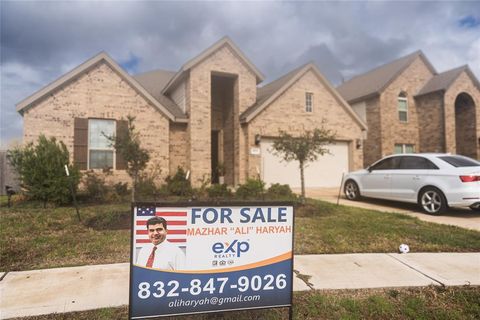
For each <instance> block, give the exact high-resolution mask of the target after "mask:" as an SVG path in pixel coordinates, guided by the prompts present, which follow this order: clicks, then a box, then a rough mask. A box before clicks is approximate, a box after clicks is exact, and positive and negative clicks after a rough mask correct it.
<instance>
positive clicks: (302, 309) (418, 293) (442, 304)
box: [22, 287, 480, 320]
mask: <svg viewBox="0 0 480 320" xmlns="http://www.w3.org/2000/svg"><path fill="white" fill-rule="evenodd" d="M479 301H480V287H451V288H439V287H426V288H412V289H398V290H393V289H381V290H380V289H379V290H335V291H311V292H295V293H294V298H293V314H294V319H299V320H317V319H332V320H333V319H335V320H336V319H359V320H360V319H390V320H395V319H399V320H400V319H402V320H403V319H438V320H454V319H472V320H473V319H480V303H479ZM127 317H128V308H127V307H120V308H108V309H100V310H92V311H84V312H73V313H66V314H51V315H45V316H37V317H27V318H22V319H24V320H60V319H72V320H87V319H88V320H90V319H98V320H101V319H105V320H106V319H125V318H127ZM162 319H170V320H172V319H185V320H207V319H218V320H220V319H224V320H230V319H235V320H283V319H285V320H286V319H288V309H285V308H282V309H270V310H249V311H238V312H228V313H219V314H209V315H196V316H186V317H181V318H180V317H178V318H172V317H167V318H162Z"/></svg>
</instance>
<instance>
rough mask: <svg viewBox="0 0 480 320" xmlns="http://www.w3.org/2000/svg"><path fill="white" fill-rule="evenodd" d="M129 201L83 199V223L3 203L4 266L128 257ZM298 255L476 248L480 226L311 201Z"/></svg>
mask: <svg viewBox="0 0 480 320" xmlns="http://www.w3.org/2000/svg"><path fill="white" fill-rule="evenodd" d="M129 212H130V205H129V204H127V203H125V204H117V205H96V206H93V205H91V206H82V207H81V215H82V219H83V221H82V223H80V222H78V220H77V218H76V213H75V210H74V209H73V208H71V207H60V208H47V209H43V208H42V206H41V205H37V204H35V203H24V204H15V206H14V207H13V208H6V207H2V208H1V216H0V217H1V219H0V230H1V231H0V248H1V256H0V260H1V261H2V267H1V268H2V270H1V271H16V270H31V269H41V268H50V267H60V266H74V265H86V264H103V263H114V262H128V260H129V254H130V253H129V250H130V249H129V248H130V247H129V243H130V228H129V221H130V214H129ZM295 214H296V218H295V254H321V253H347V252H348V253H351V252H396V251H397V248H398V245H399V244H400V243H407V244H408V245H409V246H410V249H411V251H412V252H440V251H443V252H452V251H458V252H478V251H480V232H476V231H471V230H466V229H462V228H458V227H452V226H446V225H438V224H433V223H427V222H423V221H420V220H418V219H416V218H412V217H409V216H406V215H401V214H392V213H382V212H377V211H372V210H366V209H359V208H354V207H347V206H336V205H334V204H329V203H326V202H321V201H314V200H310V201H309V202H308V204H307V205H306V206H304V207H301V208H297V209H296V211H295Z"/></svg>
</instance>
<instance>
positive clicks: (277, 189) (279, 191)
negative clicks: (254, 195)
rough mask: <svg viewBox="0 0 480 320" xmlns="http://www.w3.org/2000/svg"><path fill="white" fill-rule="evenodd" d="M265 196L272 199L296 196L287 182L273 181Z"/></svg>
mask: <svg viewBox="0 0 480 320" xmlns="http://www.w3.org/2000/svg"><path fill="white" fill-rule="evenodd" d="M266 197H267V198H268V199H272V200H295V199H296V198H297V196H296V194H294V193H293V192H292V189H290V186H289V185H288V184H279V183H274V184H272V185H271V186H270V188H268V190H267V193H266Z"/></svg>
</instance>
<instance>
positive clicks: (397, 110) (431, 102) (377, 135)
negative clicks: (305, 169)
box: [337, 51, 480, 166]
mask: <svg viewBox="0 0 480 320" xmlns="http://www.w3.org/2000/svg"><path fill="white" fill-rule="evenodd" d="M337 90H338V91H339V92H340V94H341V95H342V96H343V98H344V99H345V100H346V101H348V102H349V103H350V105H351V106H352V108H353V109H354V110H355V111H356V112H357V114H358V115H359V116H360V117H361V118H362V119H363V120H364V121H366V122H367V125H368V134H367V140H366V141H365V143H364V148H363V150H364V165H365V166H367V165H370V164H372V163H373V162H374V161H376V160H378V159H380V158H381V157H383V156H385V155H388V154H393V153H408V152H450V153H457V154H463V155H466V156H469V157H472V158H477V159H478V158H479V157H480V140H479V139H480V84H479V81H478V79H477V78H476V77H475V75H474V74H473V73H472V71H471V70H470V68H469V67H468V66H463V67H460V68H456V69H452V70H449V71H446V72H443V73H437V72H436V70H435V69H434V67H433V66H432V65H431V63H430V62H429V61H428V59H427V58H426V57H425V55H424V54H423V53H422V52H421V51H417V52H414V53H412V54H410V55H407V56H405V57H402V58H400V59H397V60H395V61H393V62H390V63H388V64H386V65H383V66H380V67H378V68H376V69H374V70H371V71H369V72H367V73H365V74H362V75H358V76H356V77H354V78H352V79H351V80H349V81H346V82H345V83H343V84H341V85H340V86H339V87H338V88H337Z"/></svg>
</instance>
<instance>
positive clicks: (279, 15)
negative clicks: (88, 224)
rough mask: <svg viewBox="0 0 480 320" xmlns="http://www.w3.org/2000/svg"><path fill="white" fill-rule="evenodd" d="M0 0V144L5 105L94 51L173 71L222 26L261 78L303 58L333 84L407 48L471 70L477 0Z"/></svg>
mask: <svg viewBox="0 0 480 320" xmlns="http://www.w3.org/2000/svg"><path fill="white" fill-rule="evenodd" d="M0 1H1V2H0V5H1V8H0V9H1V10H0V11H1V17H0V21H1V29H0V32H1V34H0V36H1V39H0V40H1V43H0V45H1V61H0V74H1V79H0V80H1V81H0V86H1V91H0V95H1V96H0V98H1V109H0V115H1V119H0V147H3V148H5V146H7V145H9V144H11V143H12V141H14V140H20V139H21V137H22V130H23V129H22V126H23V123H22V117H21V116H20V115H19V114H18V113H17V112H16V111H15V104H17V103H18V102H20V101H22V100H23V99H25V98H26V97H28V96H29V95H31V94H32V93H34V92H35V91H37V90H39V89H41V88H42V87H44V86H45V85H47V84H48V83H50V82H51V81H53V80H55V79H57V78H58V77H59V76H61V75H62V74H64V73H66V72H68V71H69V70H71V69H72V68H74V67H76V66H78V65H79V64H81V63H82V62H84V61H85V60H87V59H89V58H91V57H92V56H94V55H96V54H97V53H99V52H100V51H106V52H107V53H108V54H109V55H110V56H111V57H112V58H113V59H115V60H116V61H117V62H118V63H119V64H120V65H122V66H123V67H124V68H125V69H126V70H127V71H128V72H129V73H130V74H137V73H141V72H145V71H150V70H154V69H166V70H172V71H177V70H178V69H179V68H180V67H181V65H182V64H183V63H185V62H186V61H187V60H189V59H191V58H193V57H194V56H196V55H197V54H199V53H200V52H201V51H202V50H204V49H206V48H207V47H209V46H210V45H212V44H213V43H214V42H216V41H217V40H219V39H220V38H221V37H223V36H225V35H227V36H229V37H230V38H231V39H232V40H233V41H234V42H235V43H236V44H237V45H238V46H239V48H240V49H241V50H242V51H243V52H244V54H245V55H246V56H247V57H248V58H249V59H250V60H251V61H252V62H253V63H254V64H255V65H256V66H257V68H258V69H259V70H260V71H261V72H262V73H263V74H264V75H265V76H266V80H265V81H264V83H268V82H270V81H272V80H274V79H275V78H277V77H279V76H281V75H282V74H284V73H286V72H288V71H290V70H291V69H293V68H296V67H298V66H300V65H301V64H304V63H306V62H308V61H312V60H313V61H314V62H315V63H316V64H317V65H318V67H319V68H320V70H321V71H322V73H323V74H324V75H325V76H326V77H327V78H328V79H329V80H330V81H331V82H332V83H333V84H338V83H339V82H341V80H342V78H344V79H349V78H351V77H352V76H354V75H356V74H359V73H362V72H365V71H367V70H369V69H371V68H373V67H376V66H378V65H381V64H384V63H387V62H389V61H391V60H394V59H396V58H398V57H401V56H403V55H406V54H409V53H411V52H414V51H416V50H422V51H423V52H424V53H425V54H426V56H427V58H428V59H429V60H430V62H432V64H433V66H434V67H435V68H436V69H437V71H439V72H442V71H445V70H448V69H451V68H454V67H458V66H461V65H464V64H469V65H470V68H471V69H472V70H473V72H474V73H475V75H476V76H477V78H479V76H480V2H479V1H471V2H467V1H463V2H462V1H456V2H425V1H423V2H391V1H390V2H313V1H310V2H298V1H297V2H275V1H273V2H272V1H268V2H267V1H263V2H261V1H259V2H204V1H202V2H200V1H194V2H163V1H149V2H147V1H145V2H140V1H136V2H126V1H95V2H94V1H88V2H87V1H80V2H72V1H55V2H54V1H45V2H41V1H34V2H33V1H32V2H25V1H11V2H9V1H4V0H0Z"/></svg>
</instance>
